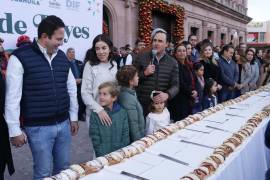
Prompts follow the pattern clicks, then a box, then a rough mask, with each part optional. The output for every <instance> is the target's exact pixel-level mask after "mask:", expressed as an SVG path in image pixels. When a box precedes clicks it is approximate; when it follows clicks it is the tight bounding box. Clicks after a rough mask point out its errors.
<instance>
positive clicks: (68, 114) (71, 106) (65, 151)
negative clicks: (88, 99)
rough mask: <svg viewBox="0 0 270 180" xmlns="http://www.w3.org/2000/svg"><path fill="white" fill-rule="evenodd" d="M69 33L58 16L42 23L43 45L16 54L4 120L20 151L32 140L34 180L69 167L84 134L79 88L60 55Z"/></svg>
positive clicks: (35, 44) (10, 67)
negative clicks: (75, 141) (75, 138)
mask: <svg viewBox="0 0 270 180" xmlns="http://www.w3.org/2000/svg"><path fill="white" fill-rule="evenodd" d="M64 27H65V24H64V23H63V21H62V20H61V19H60V18H58V17H56V16H48V17H46V18H45V19H43V20H42V21H41V23H40V24H39V27H38V39H35V40H34V41H33V43H32V44H31V45H27V46H24V47H22V48H18V49H17V50H15V51H14V52H13V54H12V56H11V57H10V60H9V64H8V68H7V77H6V85H7V89H6V103H5V115H6V122H7V125H8V129H9V135H10V138H11V143H12V145H13V146H16V147H21V146H23V145H24V144H26V142H27V140H28V142H29V146H30V149H31V151H32V156H33V160H34V176H33V179H34V180H41V179H43V178H44V177H47V176H50V175H51V174H52V173H51V169H53V174H57V173H59V172H60V171H61V170H63V169H66V168H68V167H69V161H70V145H71V135H76V134H77V132H78V128H79V126H78V122H77V120H78V117H77V116H78V115H77V114H78V102H77V88H76V82H75V79H74V76H73V74H72V72H71V70H70V63H69V62H68V59H67V57H66V55H65V53H64V52H63V51H61V50H58V47H59V46H60V45H62V44H63V40H64V33H65V30H64ZM19 119H22V121H21V124H20V121H19ZM20 125H21V126H22V127H23V128H24V132H23V131H22V130H21V128H20V127H21V126H20ZM51 164H53V168H52V167H51Z"/></svg>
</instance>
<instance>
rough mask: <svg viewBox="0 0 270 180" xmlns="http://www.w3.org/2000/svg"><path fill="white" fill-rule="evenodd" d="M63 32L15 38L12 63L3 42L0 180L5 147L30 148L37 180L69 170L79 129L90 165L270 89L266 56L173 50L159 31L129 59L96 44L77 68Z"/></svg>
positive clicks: (207, 45) (52, 25)
mask: <svg viewBox="0 0 270 180" xmlns="http://www.w3.org/2000/svg"><path fill="white" fill-rule="evenodd" d="M64 27H65V24H64V22H63V21H62V20H61V19H60V18H58V17H56V16H48V17H47V18H45V19H43V20H42V22H41V23H40V25H39V27H38V37H37V38H35V39H34V40H33V41H32V42H31V41H30V39H29V38H27V36H23V37H20V38H19V39H18V43H17V47H18V48H17V49H16V50H14V51H13V52H12V53H11V54H8V53H6V52H5V51H4V49H3V46H2V43H3V40H2V39H0V54H1V56H0V58H1V72H2V73H1V79H0V80H1V86H0V93H1V99H0V100H1V104H0V105H1V107H0V110H1V111H0V112H1V114H0V115H1V116H0V119H1V120H0V125H1V126H0V128H1V130H0V133H1V136H0V137H1V143H2V144H1V147H4V148H1V151H2V150H3V153H2V152H1V158H0V168H1V169H0V173H1V174H0V179H4V175H3V174H4V171H5V167H6V165H8V168H9V172H10V174H12V173H13V172H14V168H13V163H12V157H11V151H10V145H9V137H10V142H11V144H12V145H13V146H15V147H21V146H23V145H24V144H26V143H28V144H29V146H30V149H31V152H32V156H33V161H34V166H33V168H34V174H33V179H34V180H40V179H43V178H44V177H47V176H51V175H54V174H57V173H59V172H60V171H61V170H63V169H66V168H68V167H69V162H70V145H71V136H72V135H76V134H77V132H78V130H79V125H78V120H85V121H86V122H87V124H88V126H89V137H90V138H91V142H92V144H93V147H94V151H95V155H96V156H102V155H105V154H107V153H110V152H112V151H115V150H117V149H119V148H122V147H124V146H127V145H129V144H130V143H132V142H134V141H136V140H138V139H140V138H142V137H144V136H145V135H147V134H152V133H153V132H155V131H156V130H158V129H160V128H162V127H164V126H166V125H168V124H169V123H171V122H176V121H179V120H181V119H184V118H185V117H187V116H188V115H191V114H194V113H197V112H200V111H202V110H204V109H207V108H209V107H213V106H215V105H216V104H217V103H221V102H224V101H227V100H229V99H232V98H236V97H238V96H240V95H241V94H244V93H246V92H248V91H252V90H255V89H257V88H258V87H260V86H262V85H265V84H267V83H268V82H269V80H270V50H264V51H263V50H260V49H254V48H247V46H246V44H244V43H241V44H240V45H239V46H238V47H234V46H233V45H232V44H226V45H223V46H222V47H220V46H216V47H214V46H213V43H212V42H211V40H208V39H205V40H203V41H201V42H197V41H198V39H197V36H196V35H193V34H192V35H190V36H189V37H188V40H187V41H181V42H176V43H175V45H174V44H173V43H169V41H168V34H167V32H166V31H165V30H163V29H161V28H157V29H155V30H153V32H152V34H151V38H152V41H151V44H150V45H149V46H146V44H145V43H144V42H143V40H140V39H139V40H137V41H136V44H135V46H136V47H135V48H134V49H133V50H132V48H131V46H130V45H126V46H124V47H121V48H120V52H118V49H117V48H116V47H114V46H113V43H112V41H111V40H110V38H109V37H108V36H107V35H105V34H101V35H98V36H96V37H95V38H94V40H93V42H92V47H91V48H90V49H89V50H88V51H87V52H86V55H85V59H84V61H79V60H77V59H76V58H75V50H74V49H73V48H68V50H67V52H66V53H64V52H63V51H61V50H60V49H58V47H59V46H60V45H62V44H63V39H64V33H65V31H64ZM169 44H170V46H169ZM2 76H3V78H2ZM5 85H6V87H5ZM4 97H5V98H4ZM4 100H5V101H4ZM3 114H5V116H3ZM4 117H5V120H4ZM52 165H53V166H52Z"/></svg>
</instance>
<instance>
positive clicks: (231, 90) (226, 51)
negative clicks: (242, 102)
mask: <svg viewBox="0 0 270 180" xmlns="http://www.w3.org/2000/svg"><path fill="white" fill-rule="evenodd" d="M233 53H234V48H233V46H231V45H225V46H224V47H223V49H222V51H221V56H220V59H219V60H218V64H219V67H220V72H221V82H220V83H221V85H222V89H221V96H220V101H221V102H224V101H227V100H230V99H233V98H234V97H235V89H236V88H239V84H238V83H237V81H238V77H239V72H238V68H237V65H236V63H235V62H234V61H233V60H232V57H233Z"/></svg>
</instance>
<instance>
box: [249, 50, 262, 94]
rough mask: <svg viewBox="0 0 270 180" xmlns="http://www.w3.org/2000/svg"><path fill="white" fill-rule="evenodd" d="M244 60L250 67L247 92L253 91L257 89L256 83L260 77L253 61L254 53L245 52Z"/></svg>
mask: <svg viewBox="0 0 270 180" xmlns="http://www.w3.org/2000/svg"><path fill="white" fill-rule="evenodd" d="M246 58H247V61H248V62H249V63H250V66H251V79H250V81H249V90H250V91H253V90H255V89H257V81H258V79H259V76H260V70H259V66H258V64H257V62H256V59H255V52H254V51H253V50H252V49H247V50H246Z"/></svg>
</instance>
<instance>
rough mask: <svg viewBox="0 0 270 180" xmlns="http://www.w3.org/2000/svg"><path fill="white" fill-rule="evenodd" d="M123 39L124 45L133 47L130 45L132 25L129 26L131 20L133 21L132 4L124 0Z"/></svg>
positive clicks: (128, 0)
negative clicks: (124, 40)
mask: <svg viewBox="0 0 270 180" xmlns="http://www.w3.org/2000/svg"><path fill="white" fill-rule="evenodd" d="M125 8H126V10H125V14H126V16H125V37H126V38H125V39H126V42H125V44H130V45H131V47H133V44H131V43H132V27H133V25H132V24H131V20H132V19H133V18H132V9H131V8H132V2H131V1H130V0H126V2H125Z"/></svg>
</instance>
